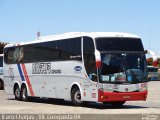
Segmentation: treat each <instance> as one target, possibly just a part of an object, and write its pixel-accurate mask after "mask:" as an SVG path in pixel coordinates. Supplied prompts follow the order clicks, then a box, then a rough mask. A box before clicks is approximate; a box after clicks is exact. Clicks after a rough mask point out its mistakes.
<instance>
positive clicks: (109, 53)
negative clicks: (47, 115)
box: [96, 38, 147, 83]
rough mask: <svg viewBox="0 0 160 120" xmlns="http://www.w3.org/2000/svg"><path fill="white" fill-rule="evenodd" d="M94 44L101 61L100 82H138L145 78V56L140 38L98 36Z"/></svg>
mask: <svg viewBox="0 0 160 120" xmlns="http://www.w3.org/2000/svg"><path fill="white" fill-rule="evenodd" d="M128 39H130V40H128ZM134 44H135V45H134ZM96 45H97V49H98V50H99V51H100V53H101V62H102V66H101V68H100V69H99V76H100V77H99V81H100V82H102V83H139V82H144V81H146V80H147V68H146V58H145V54H144V50H143V45H142V43H141V40H140V39H132V38H125V39H124V40H123V39H120V38H117V39H116V38H113V39H112V38H111V39H110V38H99V39H96Z"/></svg>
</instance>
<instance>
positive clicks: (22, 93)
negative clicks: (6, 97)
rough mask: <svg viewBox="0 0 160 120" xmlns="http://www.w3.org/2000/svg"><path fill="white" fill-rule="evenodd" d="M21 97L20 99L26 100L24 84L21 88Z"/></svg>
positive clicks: (26, 94)
mask: <svg viewBox="0 0 160 120" xmlns="http://www.w3.org/2000/svg"><path fill="white" fill-rule="evenodd" d="M21 98H22V101H28V93H27V88H26V86H23V87H22V89H21Z"/></svg>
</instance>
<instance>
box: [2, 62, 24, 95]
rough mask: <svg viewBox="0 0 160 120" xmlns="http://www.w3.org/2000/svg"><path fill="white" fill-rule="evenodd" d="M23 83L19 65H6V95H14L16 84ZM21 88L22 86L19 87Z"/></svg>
mask: <svg viewBox="0 0 160 120" xmlns="http://www.w3.org/2000/svg"><path fill="white" fill-rule="evenodd" d="M15 83H18V84H19V85H20V84H21V83H22V81H21V78H20V76H19V73H18V68H17V65H16V64H14V65H6V64H4V90H5V92H6V93H10V94H13V88H14V84H15ZM19 87H20V86H19Z"/></svg>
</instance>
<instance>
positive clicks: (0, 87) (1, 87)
mask: <svg viewBox="0 0 160 120" xmlns="http://www.w3.org/2000/svg"><path fill="white" fill-rule="evenodd" d="M3 89H4V87H3V82H2V81H1V80H0V90H3Z"/></svg>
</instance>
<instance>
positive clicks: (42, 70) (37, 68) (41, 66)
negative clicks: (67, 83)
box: [32, 63, 61, 74]
mask: <svg viewBox="0 0 160 120" xmlns="http://www.w3.org/2000/svg"><path fill="white" fill-rule="evenodd" d="M32 74H61V69H51V63H33V64H32Z"/></svg>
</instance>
